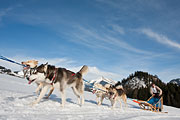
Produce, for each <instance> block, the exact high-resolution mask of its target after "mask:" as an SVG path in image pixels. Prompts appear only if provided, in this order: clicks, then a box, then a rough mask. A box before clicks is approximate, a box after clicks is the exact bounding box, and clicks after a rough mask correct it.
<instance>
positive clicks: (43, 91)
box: [31, 85, 51, 105]
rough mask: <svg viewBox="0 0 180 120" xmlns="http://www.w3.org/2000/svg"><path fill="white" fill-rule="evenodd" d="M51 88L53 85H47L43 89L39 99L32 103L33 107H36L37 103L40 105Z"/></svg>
mask: <svg viewBox="0 0 180 120" xmlns="http://www.w3.org/2000/svg"><path fill="white" fill-rule="evenodd" d="M50 87H51V85H45V87H44V88H43V89H42V91H41V93H40V95H39V97H38V99H37V100H36V101H34V102H33V103H31V105H35V104H37V103H39V101H40V100H41V99H42V98H43V97H44V95H45V94H46V92H47V90H48V89H49V88H50Z"/></svg>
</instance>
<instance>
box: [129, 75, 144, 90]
mask: <svg viewBox="0 0 180 120" xmlns="http://www.w3.org/2000/svg"><path fill="white" fill-rule="evenodd" d="M126 85H128V86H131V88H132V89H136V88H145V87H146V84H145V83H144V80H143V79H142V80H140V79H139V78H137V77H134V78H132V79H131V80H129V81H128V82H126Z"/></svg>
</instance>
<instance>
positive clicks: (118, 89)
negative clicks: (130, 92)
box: [108, 85, 127, 108]
mask: <svg viewBox="0 0 180 120" xmlns="http://www.w3.org/2000/svg"><path fill="white" fill-rule="evenodd" d="M108 94H109V99H110V101H111V105H112V108H114V107H115V106H116V102H117V101H119V102H120V108H122V104H121V99H122V100H123V101H124V103H125V106H126V107H127V96H126V93H125V91H124V89H123V87H122V86H121V85H112V86H110V87H109V89H108Z"/></svg>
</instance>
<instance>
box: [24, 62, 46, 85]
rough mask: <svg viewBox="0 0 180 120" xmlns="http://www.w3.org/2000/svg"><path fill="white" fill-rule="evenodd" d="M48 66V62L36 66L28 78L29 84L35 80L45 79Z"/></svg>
mask: <svg viewBox="0 0 180 120" xmlns="http://www.w3.org/2000/svg"><path fill="white" fill-rule="evenodd" d="M47 67H48V63H46V64H41V65H40V66H38V67H37V68H35V69H34V70H33V71H32V72H31V73H30V76H29V77H28V78H27V80H28V81H29V84H30V83H32V82H33V81H39V82H41V81H45V79H46V76H47Z"/></svg>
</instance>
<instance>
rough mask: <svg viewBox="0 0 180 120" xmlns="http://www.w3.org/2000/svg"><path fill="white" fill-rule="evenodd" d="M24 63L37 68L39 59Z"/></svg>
mask: <svg viewBox="0 0 180 120" xmlns="http://www.w3.org/2000/svg"><path fill="white" fill-rule="evenodd" d="M21 63H22V64H23V65H26V66H29V67H30V68H35V67H36V66H37V65H38V61H36V60H28V61H24V62H21Z"/></svg>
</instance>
